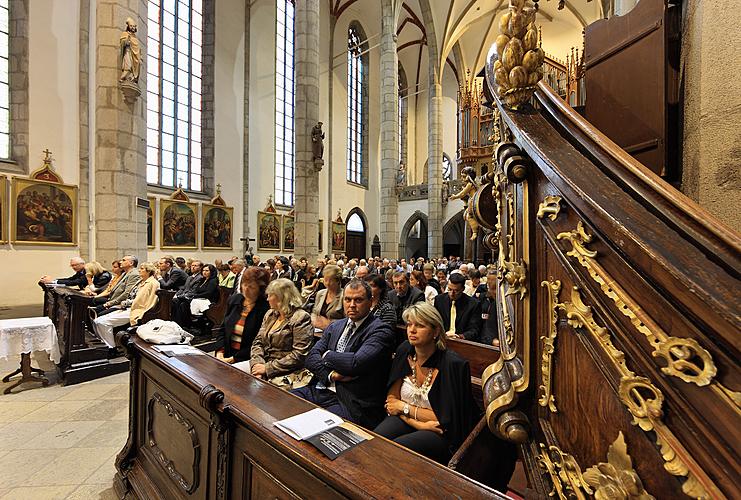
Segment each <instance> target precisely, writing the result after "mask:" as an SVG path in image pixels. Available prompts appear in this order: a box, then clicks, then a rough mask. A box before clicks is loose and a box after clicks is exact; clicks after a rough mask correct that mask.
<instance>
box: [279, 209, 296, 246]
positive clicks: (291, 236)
mask: <svg viewBox="0 0 741 500" xmlns="http://www.w3.org/2000/svg"><path fill="white" fill-rule="evenodd" d="M295 222H296V219H295V218H294V216H293V215H290V214H289V215H284V216H283V231H282V232H283V251H284V252H293V250H294V249H295V248H296V232H295V230H294V226H295Z"/></svg>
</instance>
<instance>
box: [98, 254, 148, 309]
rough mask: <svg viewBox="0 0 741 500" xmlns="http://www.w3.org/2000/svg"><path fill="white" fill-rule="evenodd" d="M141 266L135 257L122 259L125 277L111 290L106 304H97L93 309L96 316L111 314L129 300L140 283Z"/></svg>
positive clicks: (130, 256)
mask: <svg viewBox="0 0 741 500" xmlns="http://www.w3.org/2000/svg"><path fill="white" fill-rule="evenodd" d="M138 265H139V259H137V258H136V257H134V256H133V255H125V256H124V257H123V258H122V259H121V269H122V272H123V275H122V276H121V279H120V280H118V283H116V284H115V285H114V287H113V288H112V289H111V293H109V294H108V297H107V298H106V300H105V302H103V303H102V304H100V303H97V302H95V301H94V302H93V303H95V304H97V305H96V306H95V307H94V308H93V309H94V311H95V315H99V316H102V315H103V314H105V312H110V311H111V310H112V309H113V308H114V307H115V306H118V305H119V304H120V303H121V302H123V301H124V300H126V299H128V298H129V294H130V293H131V291H132V290H133V289H134V287H135V286H136V284H137V283H139V279H140V278H139V272H138V271H137V266H138Z"/></svg>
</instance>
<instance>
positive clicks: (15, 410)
mask: <svg viewBox="0 0 741 500" xmlns="http://www.w3.org/2000/svg"><path fill="white" fill-rule="evenodd" d="M0 398H4V396H0ZM48 404H49V403H47V402H45V401H18V402H15V401H11V400H10V398H8V399H0V422H15V421H16V420H18V419H21V418H23V417H25V416H27V415H29V414H31V413H33V412H35V411H37V410H39V409H41V408H43V407H44V406H46V405H48Z"/></svg>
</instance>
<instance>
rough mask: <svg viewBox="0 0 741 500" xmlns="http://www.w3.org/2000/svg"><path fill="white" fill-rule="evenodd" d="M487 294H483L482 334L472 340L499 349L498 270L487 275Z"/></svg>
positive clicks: (492, 270) (490, 271)
mask: <svg viewBox="0 0 741 500" xmlns="http://www.w3.org/2000/svg"><path fill="white" fill-rule="evenodd" d="M484 286H486V292H485V293H483V294H481V298H480V299H479V303H480V304H481V334H480V335H479V336H478V337H477V338H475V339H471V340H474V341H475V342H480V343H482V344H486V345H491V346H494V347H499V330H498V324H497V270H496V269H495V268H492V269H489V271H488V272H487V275H486V285H484Z"/></svg>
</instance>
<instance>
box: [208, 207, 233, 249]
mask: <svg viewBox="0 0 741 500" xmlns="http://www.w3.org/2000/svg"><path fill="white" fill-rule="evenodd" d="M201 209H202V211H203V219H202V222H201V235H202V236H201V248H203V249H208V250H224V249H228V250H231V249H232V248H233V241H232V234H233V231H234V209H233V208H231V207H224V206H220V205H212V204H210V203H203V204H202V205H201Z"/></svg>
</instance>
